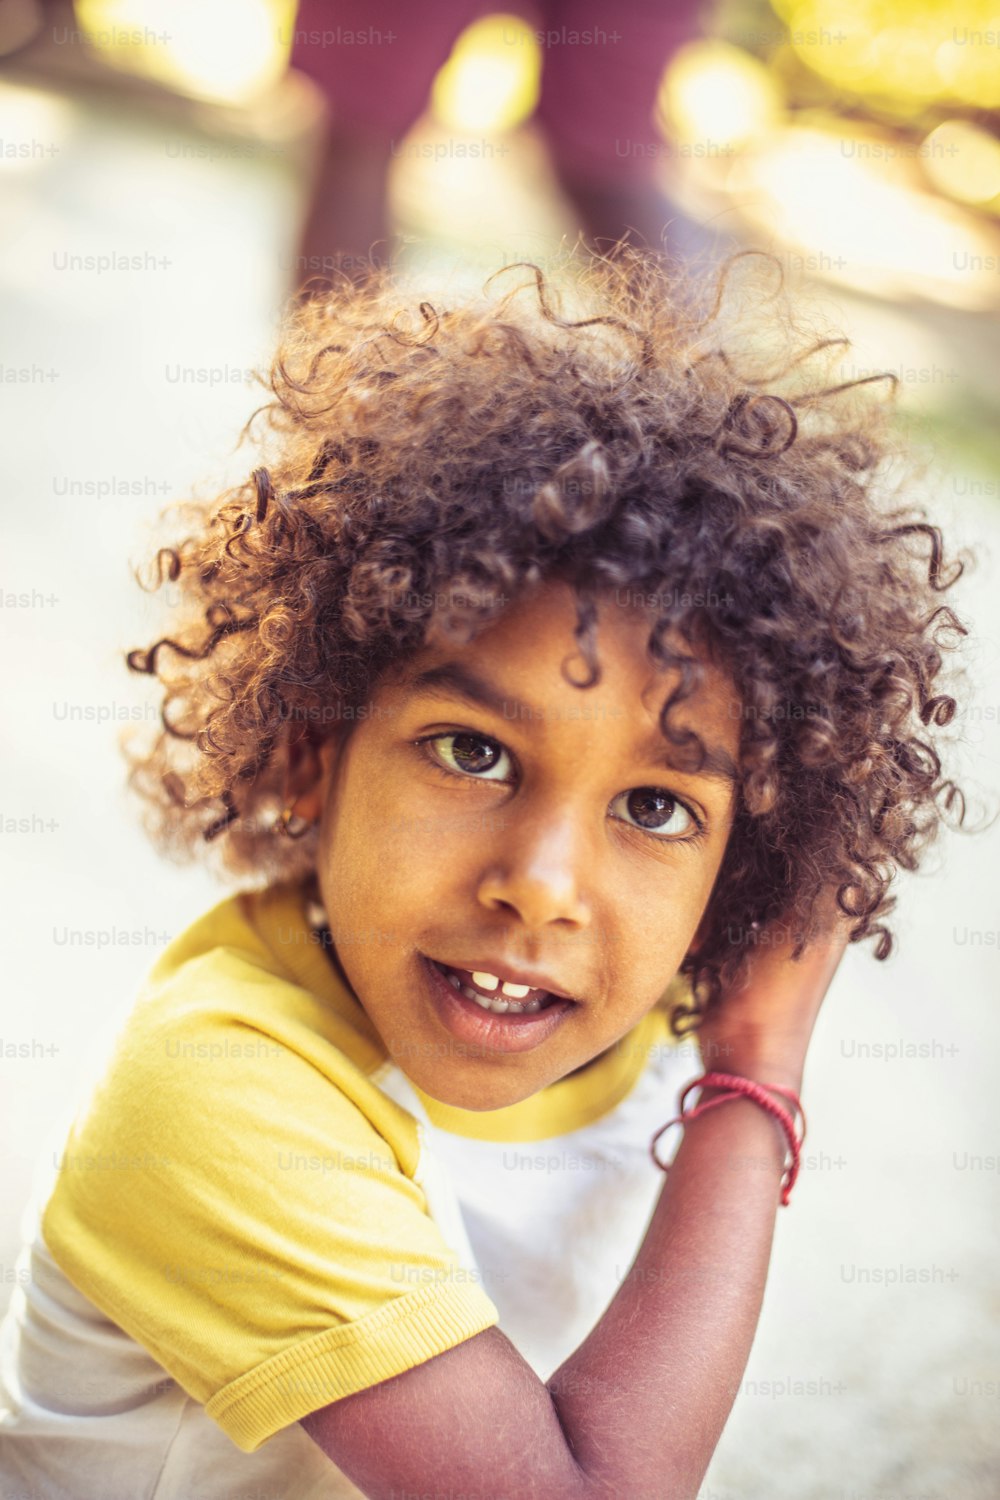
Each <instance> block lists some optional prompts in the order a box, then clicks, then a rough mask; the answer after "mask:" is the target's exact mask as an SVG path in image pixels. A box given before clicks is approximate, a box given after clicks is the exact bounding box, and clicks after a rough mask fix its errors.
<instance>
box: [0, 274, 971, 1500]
mask: <svg viewBox="0 0 1000 1500" xmlns="http://www.w3.org/2000/svg"><path fill="white" fill-rule="evenodd" d="M568 269H569V270H570V271H572V270H574V265H570V266H569V268H568ZM576 270H577V274H576V277H575V280H573V279H572V278H568V280H567V286H566V288H565V290H564V293H563V296H564V298H565V301H564V302H562V303H561V302H560V300H559V298H558V297H557V295H556V292H555V291H554V289H553V287H552V286H551V284H550V283H549V281H547V280H546V278H545V276H544V275H543V274H542V272H541V271H540V270H539V269H538V268H537V267H529V268H527V272H526V271H525V268H523V267H522V268H507V269H506V270H505V271H504V272H503V273H502V274H501V273H498V277H497V278H491V281H490V282H489V283H488V284H487V296H486V297H485V298H482V299H475V298H474V299H470V300H469V301H467V302H465V303H462V304H461V305H456V306H454V307H453V308H452V310H451V311H447V312H445V311H439V310H437V309H435V308H434V307H432V306H431V305H430V304H429V303H428V302H426V301H423V302H419V304H418V305H417V303H416V299H414V304H413V305H407V299H406V297H405V295H404V294H403V293H402V292H401V290H400V288H399V287H398V286H397V284H396V283H395V282H394V280H393V278H392V275H391V273H388V272H386V273H380V274H379V275H378V276H377V277H376V278H374V279H372V280H371V281H369V282H368V283H367V284H366V285H364V286H360V287H359V286H352V285H351V284H350V283H349V282H347V281H346V279H345V284H344V285H343V287H342V288H340V289H338V290H336V291H334V292H331V293H330V294H329V295H328V296H326V297H323V298H319V299H315V300H312V301H308V302H304V303H303V304H302V306H301V307H300V308H299V309H298V310H297V312H296V314H295V316H294V318H293V320H292V321H291V325H290V328H289V330H288V332H287V336H286V338H285V342H284V346H283V348H282V350H281V352H280V353H279V356H278V358H277V359H276V361H275V364H274V367H273V370H272V374H271V387H272V390H273V394H274V400H273V402H272V403H271V404H270V406H269V407H268V408H266V411H267V413H268V415H269V419H270V425H271V431H272V434H273V437H272V443H271V446H272V448H273V453H272V454H271V455H269V457H268V461H267V463H266V465H262V466H260V467H258V468H256V469H255V470H254V472H253V473H252V475H251V477H250V479H249V480H247V482H246V483H245V484H244V485H242V486H241V487H240V488H239V489H238V490H237V491H235V493H231V494H229V495H227V496H226V497H224V498H223V500H222V501H221V502H220V503H219V504H218V505H216V506H210V507H206V508H204V509H203V510H197V509H196V510H195V511H194V512H193V517H194V519H193V523H192V527H191V529H190V534H189V535H187V536H186V537H185V539H183V540H181V541H178V542H177V543H176V545H174V546H173V547H170V548H166V549H164V550H163V551H162V552H161V553H160V554H159V564H160V571H159V576H160V578H161V579H165V578H167V577H169V579H170V580H171V581H172V582H173V584H174V585H175V588H176V590H177V591H179V603H177V605H176V607H175V610H174V618H173V621H172V625H171V629H170V631H169V633H168V634H167V635H166V636H164V637H163V638H162V639H161V640H158V641H157V642H156V643H155V645H153V646H152V647H151V648H150V649H149V650H137V651H133V652H132V653H131V654H130V656H129V664H130V666H131V667H132V668H133V669H134V670H136V671H140V672H147V673H150V674H155V675H156V676H157V677H158V678H159V679H160V681H161V682H162V684H163V687H164V706H163V730H162V733H160V734H159V736H158V738H157V739H156V741H155V743H154V744H153V745H152V746H151V747H149V748H148V750H147V751H146V752H145V753H144V754H141V755H140V754H138V752H136V751H134V750H133V752H132V754H133V757H134V759H135V766H134V784H135V786H136V787H137V789H138V790H139V791H140V792H141V793H143V794H144V796H145V797H146V799H147V801H148V805H149V807H150V808H151V810H152V826H153V831H154V832H155V833H156V835H157V836H158V838H159V840H160V842H161V845H162V847H163V848H164V849H165V850H167V851H168V852H172V853H175V854H176V853H178V852H185V851H186V852H194V851H196V850H207V851H209V852H211V851H216V852H217V855H218V857H219V859H220V861H221V864H222V866H223V867H224V868H225V869H226V870H227V871H228V872H229V873H230V874H231V875H233V876H235V877H237V879H238V881H239V885H240V887H241V889H242V893H241V894H239V895H236V896H233V897H232V898H231V899H228V900H226V901H223V902H222V903H221V904H220V905H218V906H217V907H216V908H215V909H214V910H212V911H211V912H209V913H208V914H207V915H206V916H205V917H204V918H202V919H201V920H200V921H198V922H196V923H195V924H194V926H192V927H191V928H190V929H189V930H188V931H187V932H185V933H184V934H183V935H182V936H181V937H179V938H177V939H176V941H174V942H173V943H172V944H171V945H170V947H169V948H168V949H167V951H166V952H165V953H164V954H163V956H162V957H161V959H160V960H159V962H158V963H157V964H156V965H155V967H154V968H153V970H152V973H151V975H150V977H149V981H148V984H147V986H146V988H145V991H144V993H143V994H142V996H141V997H140V1000H139V1002H138V1004H137V1006H136V1007H135V1009H134V1011H133V1013H132V1015H131V1018H130V1019H129V1021H128V1023H127V1025H126V1026H125V1028H124V1031H123V1033H122V1035H121V1037H120V1039H119V1042H118V1045H117V1050H116V1052H115V1055H114V1057H113V1059H112V1060H111V1061H110V1063H109V1065H108V1068H107V1072H106V1074H105V1076H104V1079H103V1082H102V1084H101V1086H100V1087H99V1089H98V1090H97V1091H96V1092H95V1094H94V1096H93V1098H91V1099H90V1100H89V1101H88V1103H87V1104H86V1106H85V1107H84V1108H83V1109H82V1111H81V1113H80V1114H79V1116H78V1119H77V1122H76V1124H75V1126H74V1129H73V1131H72V1134H71V1137H70V1140H69V1141H68V1143H67V1146H66V1149H65V1152H64V1153H63V1156H62V1160H61V1171H60V1173H59V1176H58V1180H57V1181H56V1182H55V1185H54V1187H53V1188H52V1191H51V1194H50V1196H48V1198H47V1200H46V1201H45V1203H44V1212H43V1214H42V1216H41V1221H40V1228H39V1232H38V1234H37V1235H36V1236H35V1239H34V1243H33V1244H32V1246H31V1247H30V1251H29V1252H28V1253H29V1254H30V1272H31V1274H30V1277H28V1278H27V1279H26V1281H27V1284H26V1286H25V1287H24V1289H23V1290H20V1289H19V1291H18V1292H17V1293H16V1294H15V1299H14V1303H13V1304H12V1309H11V1313H10V1315H9V1318H8V1320H7V1325H6V1329H5V1335H4V1354H3V1360H2V1374H3V1387H2V1389H3V1391H4V1400H5V1402H6V1406H7V1412H6V1415H5V1417H4V1421H3V1423H2V1424H0V1474H2V1475H3V1476H4V1478H5V1481H6V1488H5V1491H4V1492H5V1493H9V1492H10V1490H11V1488H12V1487H13V1489H14V1490H15V1492H16V1491H17V1489H18V1486H20V1488H21V1489H23V1491H24V1492H25V1493H28V1494H31V1495H33V1496H35V1495H38V1496H46V1497H49V1496H64V1495H65V1496H69V1495H72V1496H73V1497H75V1500H97V1497H100V1500H135V1497H137V1496H140V1495H143V1496H149V1497H153V1496H155V1497H156V1500H192V1497H194V1496H197V1497H199V1500H209V1497H210V1500H223V1497H225V1500H236V1497H250V1496H256V1497H263V1496H267V1497H275V1500H276V1497H278V1496H288V1497H297V1500H304V1497H316V1500H319V1497H320V1496H322V1497H332V1496H341V1495H359V1494H360V1495H366V1496H379V1497H388V1496H402V1495H405V1494H423V1493H431V1494H439V1493H441V1494H447V1495H451V1496H456V1495H459V1494H475V1495H478V1496H482V1497H498V1496H512V1497H513V1496H516V1497H518V1500H520V1497H527V1496H535V1495H537V1496H545V1497H560V1500H564V1497H565V1500H569V1497H573V1500H577V1497H580V1500H582V1497H585V1496H596V1495H598V1494H600V1495H613V1496H629V1497H649V1500H653V1497H662V1496H666V1495H669V1496H671V1497H681V1496H694V1495H695V1494H696V1492H697V1490H698V1487H699V1484H700V1482H701V1479H702V1477H703V1475H704V1473H705V1470H706V1468H707V1465H708V1463H709V1460H710V1458H711V1456H712V1453H713V1450H714V1448H715V1446H716V1443H717V1442H718V1438H719V1435H720V1433H721V1431H722V1428H723V1425H724V1423H725V1421H726V1418H727V1415H728V1412H729V1409H730V1407H731V1405H732V1402H733V1399H734V1396H735V1393H736V1390H737V1388H738V1386H739V1382H740V1379H741V1377H742V1373H743V1370H744V1367H745V1364H746V1360H747V1358H748V1355H749V1350H750V1346H751V1341H752V1338H753V1333H754V1330H755V1327H756V1323H757V1319H758V1315H759V1310H760V1303H761V1297H762V1294H763V1286H764V1281H765V1277H766V1272H767V1264H768V1258H769V1251H770V1243H771V1237H772V1232H773V1226H774V1219H775V1211H776V1208H777V1207H778V1204H779V1199H780V1201H781V1202H783V1203H787V1202H788V1201H789V1195H790V1192H791V1189H792V1186H793V1185H794V1181H795V1175H796V1172H797V1168H798V1160H797V1151H798V1145H799V1143H800V1141H801V1137H802V1126H803V1123H804V1122H803V1121H802V1119H801V1113H800V1108H799V1099H798V1091H799V1090H800V1088H801V1083H802V1073H803V1066H804V1061H805V1056H806V1051H807V1047H808V1044H809V1040H810V1036H811V1033H812V1029H813V1024H814V1022H815V1019H816V1015H817V1012H818V1009H819V1006H820V1003H821V1001H822V999H823V996H824V993H825V991H826V989H827V986H828V984H829V982H830V979H831V978H832V976H833V973H834V971H835V969H836V966H837V962H838V960H839V958H840V955H841V953H842V951H843V948H844V946H845V943H846V942H847V941H848V940H853V941H860V940H861V939H863V938H866V937H873V938H874V939H875V940H876V956H877V957H879V958H884V957H885V956H886V955H887V954H888V952H889V950H890V946H891V936H890V934H889V932H888V929H887V928H886V926H885V923H884V920H883V918H884V917H885V915H886V914H887V913H888V912H889V911H890V910H891V908H892V906H893V899H892V898H890V897H889V896H888V895H887V889H888V886H889V883H890V881H891V878H892V875H893V871H894V868H895V867H897V866H901V867H903V868H905V869H914V868H916V867H917V863H918V859H919V856H920V854H921V853H922V851H923V850H924V849H925V848H926V846H927V845H928V843H929V841H930V840H931V839H932V838H933V836H934V835H935V833H936V832H937V830H938V827H939V824H940V822H941V820H942V811H944V810H946V809H947V807H948V806H949V805H950V804H951V803H952V802H953V801H955V800H956V799H958V801H959V804H960V800H961V794H960V793H959V792H958V789H957V788H956V787H955V786H954V784H953V783H951V782H949V781H946V780H943V779H942V774H941V764H940V760H939V756H938V753H937V750H936V749H935V747H934V744H933V743H932V739H933V733H932V731H933V727H934V726H936V725H941V724H944V723H946V722H947V721H948V719H949V718H950V717H951V715H952V714H953V712H954V709H955V700H954V699H952V698H950V697H947V696H945V695H943V694H942V693H940V692H935V686H936V679H937V678H938V674H939V672H940V671H941V668H942V665H943V661H944V655H943V653H944V651H945V650H946V649H948V648H949V647H950V646H951V645H952V644H954V641H955V637H956V635H958V634H964V631H963V628H962V626H961V625H960V624H959V622H958V620H957V618H956V617H955V615H954V613H953V612H952V611H951V609H950V608H949V607H948V606H946V605H941V604H939V603H938V601H937V596H938V594H940V593H942V592H943V591H944V590H945V589H947V588H948V587H949V586H950V583H951V582H952V581H953V580H951V579H948V578H946V577H945V574H944V567H943V562H942V548H941V538H940V534H939V532H938V531H937V529H936V528H935V527H933V526H930V525H928V524H926V523H925V522H923V521H921V520H920V519H919V516H918V514H917V513H914V512H912V510H910V511H908V512H903V511H890V510H889V509H888V508H887V503H886V499H885V495H884V490H885V485H884V477H885V475H886V473H887V464H888V459H889V458H890V457H891V455H892V453H893V440H892V439H891V436H890V434H889V433H888V431H887V429H886V426H885V420H884V417H883V413H882V405H881V402H880V400H879V399H878V396H879V389H880V388H879V387H878V386H877V384H875V383H860V384H859V383H857V382H855V383H854V384H853V385H852V384H850V383H845V382H844V381H843V380H841V379H839V378H838V377H837V373H836V369H835V367H834V368H831V365H833V362H834V361H835V360H836V358H837V357H838V355H839V352H840V347H841V346H839V345H835V344H834V343H833V342H832V341H828V340H819V341H817V340H816V339H815V337H813V338H812V339H811V340H807V341H806V344H805V345H803V343H802V340H801V336H800V335H799V334H798V333H797V331H796V325H795V323H794V321H793V320H792V319H791V315H790V314H789V312H788V310H787V308H786V306H785V304H784V302H783V301H782V300H781V298H780V297H779V295H778V291H777V289H776V287H775V285H774V273H775V263H774V262H773V261H772V260H770V259H768V258H767V257H758V256H749V257H736V258H735V259H734V260H733V262H732V263H731V264H730V265H729V266H728V267H727V268H726V270H725V272H724V273H723V277H722V279H721V280H720V283H719V285H718V287H717V288H715V289H714V293H713V296H714V300H713V301H712V302H711V304H710V305H706V304H705V303H704V302H703V301H699V296H700V294H699V293H698V290H697V287H696V286H694V285H687V284H682V283H681V282H680V281H679V280H676V279H675V278H674V276H673V273H671V272H669V271H668V269H667V267H666V266H665V265H664V264H663V263H662V262H661V261H660V260H659V259H657V258H655V257H652V256H648V255H643V254H641V253H640V252H638V251H633V250H628V249H627V248H625V247H618V249H616V251H615V252H614V253H612V254H611V255H610V256H608V257H607V258H604V259H594V260H592V261H589V262H587V263H585V264H583V265H582V266H579V267H576ZM498 287H499V291H498V290H497V289H498ZM570 299H572V300H573V302H574V305H575V308H576V312H575V315H571V314H570V312H569V311H568V310H567V304H568V302H569V300H570ZM928 549H929V553H930V560H929V563H928V560H927V552H928ZM959 821H961V816H960V817H959ZM688 1033H691V1038H690V1039H687V1040H685V1039H684V1038H685V1037H686V1036H687V1034H688ZM694 1042H696V1043H697V1047H698V1049H699V1050H698V1051H695V1050H693V1043H694ZM706 1070H707V1071H706ZM699 1075H700V1076H701V1077H702V1078H704V1080H705V1081H704V1082H703V1083H701V1085H700V1092H698V1095H697V1098H698V1101H699V1106H701V1105H704V1106H708V1107H705V1108H698V1109H692V1104H693V1099H692V1095H691V1093H690V1091H689V1090H687V1089H686V1088H685V1086H686V1085H689V1084H691V1083H692V1081H693V1080H694V1079H695V1078H697V1077H699ZM682 1107H683V1109H684V1114H685V1119H684V1121H683V1122H681V1123H680V1124H677V1125H676V1131H675V1134H674V1136H673V1138H672V1140H673V1144H674V1146H675V1147H676V1149H675V1152H674V1160H673V1163H672V1165H671V1167H670V1172H669V1176H668V1177H666V1179H664V1176H663V1173H662V1172H661V1171H660V1167H659V1165H658V1164H657V1163H658V1162H659V1163H661V1164H663V1165H666V1162H667V1158H668V1157H669V1154H670V1153H669V1150H667V1152H666V1155H664V1151H665V1149H666V1148H667V1146H668V1141H666V1140H664V1139H663V1135H662V1133H661V1127H663V1126H664V1125H666V1124H667V1122H668V1121H670V1120H671V1119H672V1118H673V1117H677V1116H678V1115H679V1114H680V1112H681V1108H682ZM654 1137H655V1138H656V1139H654ZM678 1137H679V1141H678ZM741 1166H742V1168H743V1170H739V1168H740V1167H741ZM751 1168H752V1169H751Z"/></svg>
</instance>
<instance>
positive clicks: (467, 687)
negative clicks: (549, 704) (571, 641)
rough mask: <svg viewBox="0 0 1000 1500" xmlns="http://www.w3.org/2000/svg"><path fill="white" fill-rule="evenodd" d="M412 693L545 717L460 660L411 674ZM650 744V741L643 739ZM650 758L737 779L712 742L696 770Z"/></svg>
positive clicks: (731, 781)
mask: <svg viewBox="0 0 1000 1500" xmlns="http://www.w3.org/2000/svg"><path fill="white" fill-rule="evenodd" d="M405 685H406V686H407V687H408V688H410V689H411V690H412V691H413V692H414V693H420V694H422V695H424V696H425V697H428V698H438V699H445V698H462V699H464V700H465V701H466V702H467V703H474V704H476V706H477V707H479V708H488V709H490V711H491V712H492V713H494V714H496V715H497V716H498V717H502V718H516V719H518V720H523V719H528V720H532V719H543V718H544V717H545V715H544V713H543V712H542V710H541V709H539V708H536V707H535V706H534V704H531V703H525V702H524V701H523V699H521V698H515V697H513V696H511V694H509V693H501V692H500V691H499V689H498V688H496V687H494V685H493V684H492V683H491V682H487V681H486V680H485V678H483V677H480V676H479V675H478V673H476V672H473V671H472V670H471V669H470V668H469V667H467V666H464V665H463V664H462V663H461V662H457V661H446V662H442V663H440V665H438V666H436V667H427V668H426V669H425V670H424V671H423V672H419V673H417V675H416V676H415V677H411V678H409V679H408V680H407V682H406V684H405ZM656 743H657V748H658V749H659V750H662V748H663V744H664V741H663V736H662V735H661V734H657V735H656ZM647 744H649V745H650V746H652V744H653V741H652V740H650V741H647ZM651 754H652V756H653V759H654V760H657V761H658V762H659V763H660V764H661V765H663V766H665V767H666V768H667V769H668V770H671V771H675V772H677V773H678V774H680V775H684V776H691V777H693V778H695V779H698V780H703V781H722V782H725V783H727V784H728V785H730V786H735V785H737V784H738V782H739V780H740V773H739V768H738V766H737V765H736V762H735V761H734V760H733V758H732V756H731V755H730V754H729V751H728V750H724V749H723V748H722V747H721V746H713V747H711V748H709V749H707V750H706V753H705V759H704V761H703V762H702V764H701V766H700V767H699V769H698V770H697V771H681V769H680V767H679V766H675V765H673V763H672V762H671V761H670V760H669V759H668V758H667V757H665V756H658V755H657V754H656V752H655V751H652V750H651Z"/></svg>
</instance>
